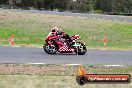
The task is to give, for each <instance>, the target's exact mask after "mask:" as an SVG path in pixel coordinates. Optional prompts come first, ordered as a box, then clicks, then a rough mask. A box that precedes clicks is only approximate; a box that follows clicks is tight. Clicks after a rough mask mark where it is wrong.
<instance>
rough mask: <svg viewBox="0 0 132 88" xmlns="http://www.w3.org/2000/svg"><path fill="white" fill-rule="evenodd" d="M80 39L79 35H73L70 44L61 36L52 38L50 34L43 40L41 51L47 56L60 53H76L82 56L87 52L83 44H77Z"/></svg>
mask: <svg viewBox="0 0 132 88" xmlns="http://www.w3.org/2000/svg"><path fill="white" fill-rule="evenodd" d="M80 38H81V37H80V36H79V35H73V36H72V37H71V39H72V42H70V43H69V41H68V40H67V39H65V38H63V37H61V36H54V35H53V34H52V32H50V33H49V35H48V36H47V37H46V39H45V44H44V46H43V49H44V51H45V52H46V53H48V54H56V53H57V52H60V53H74V52H75V53H76V54H78V55H84V54H85V53H86V52H87V48H86V46H85V44H83V43H81V42H77V40H78V39H80Z"/></svg>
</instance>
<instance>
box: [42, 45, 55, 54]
mask: <svg viewBox="0 0 132 88" xmlns="http://www.w3.org/2000/svg"><path fill="white" fill-rule="evenodd" d="M43 49H44V51H45V52H46V53H48V54H56V52H57V49H56V47H55V46H54V45H52V46H51V45H50V44H47V43H46V44H44V46H43Z"/></svg>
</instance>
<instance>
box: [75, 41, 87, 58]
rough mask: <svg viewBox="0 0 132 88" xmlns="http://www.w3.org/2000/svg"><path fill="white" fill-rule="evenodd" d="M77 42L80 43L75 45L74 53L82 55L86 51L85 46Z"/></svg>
mask: <svg viewBox="0 0 132 88" xmlns="http://www.w3.org/2000/svg"><path fill="white" fill-rule="evenodd" d="M77 44H80V46H77V47H76V50H75V53H76V54H78V55H84V54H85V53H86V52H87V48H86V46H85V45H84V44H83V43H81V42H77Z"/></svg>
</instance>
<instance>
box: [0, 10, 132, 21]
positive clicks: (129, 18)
mask: <svg viewBox="0 0 132 88" xmlns="http://www.w3.org/2000/svg"><path fill="white" fill-rule="evenodd" d="M0 10H12V11H17V12H32V13H44V14H58V15H65V16H80V17H89V18H99V19H108V20H117V21H128V22H132V16H120V15H103V14H88V13H72V12H58V11H44V10H43V11H39V10H18V9H1V8H0Z"/></svg>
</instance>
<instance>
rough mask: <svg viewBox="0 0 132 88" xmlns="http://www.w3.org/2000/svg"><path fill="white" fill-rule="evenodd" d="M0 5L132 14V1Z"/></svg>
mask: <svg viewBox="0 0 132 88" xmlns="http://www.w3.org/2000/svg"><path fill="white" fill-rule="evenodd" d="M0 4H1V5H8V6H17V7H18V8H23V9H27V8H28V7H33V8H35V9H39V10H42V9H44V10H56V9H57V10H59V11H65V10H67V11H73V12H89V13H107V14H127V15H131V14H132V0H0Z"/></svg>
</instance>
